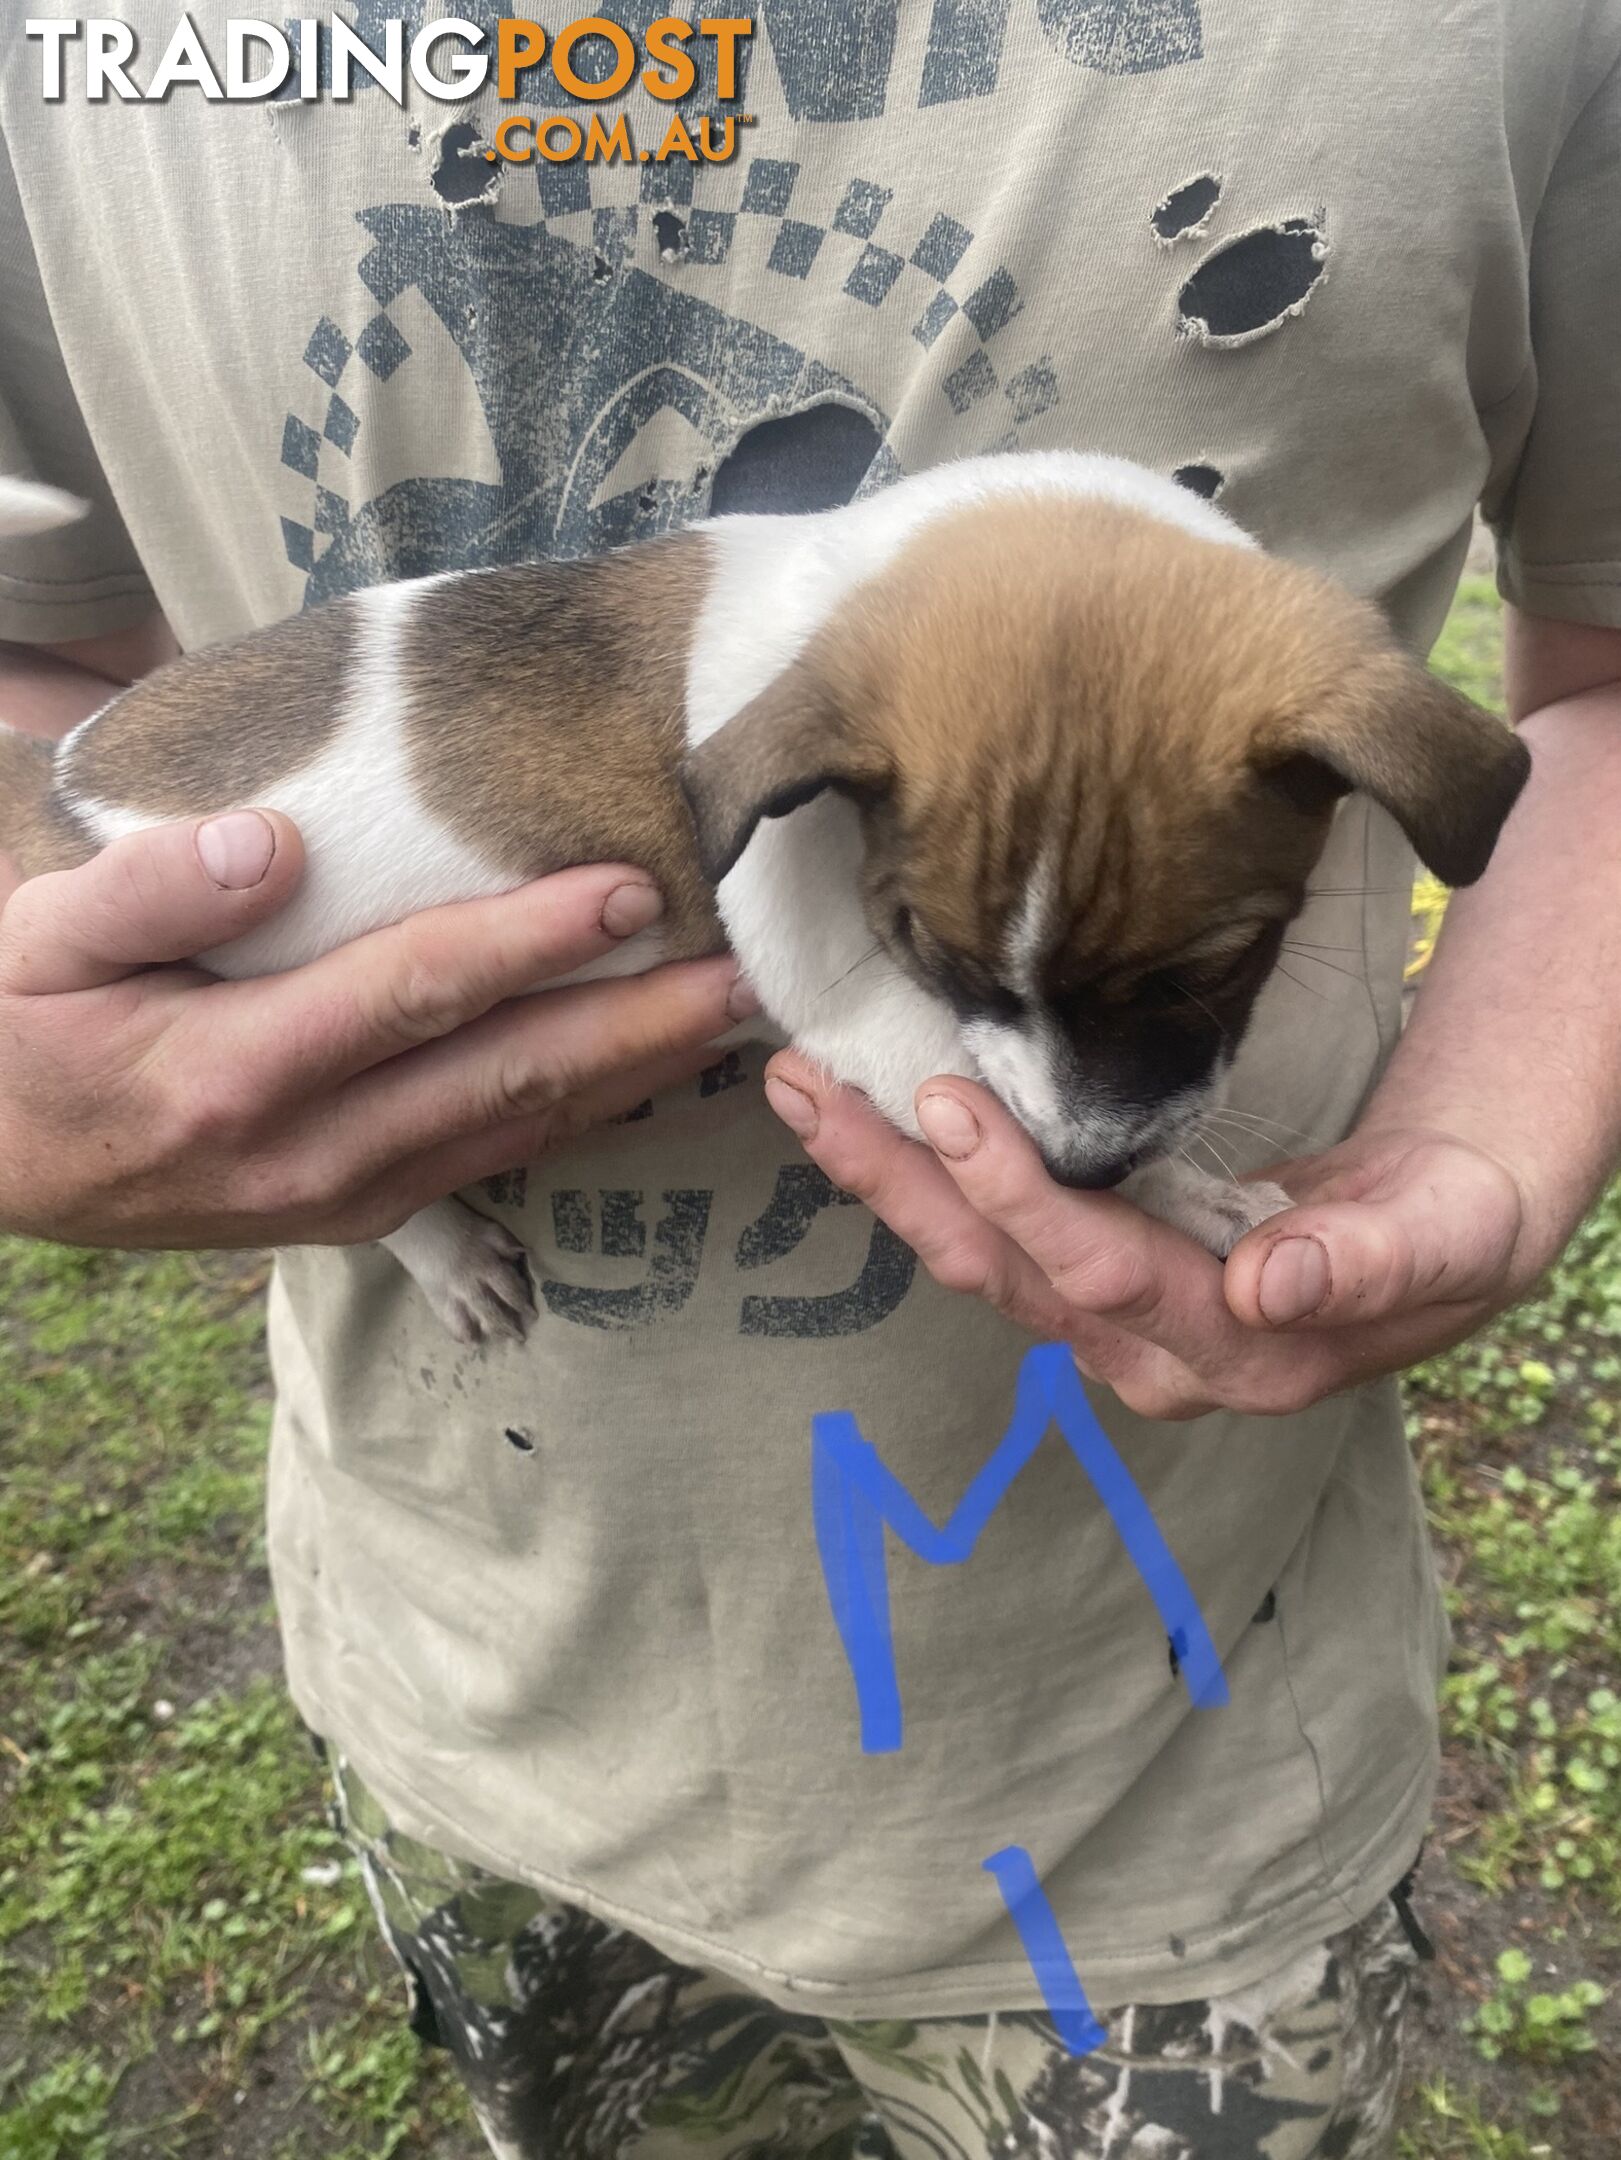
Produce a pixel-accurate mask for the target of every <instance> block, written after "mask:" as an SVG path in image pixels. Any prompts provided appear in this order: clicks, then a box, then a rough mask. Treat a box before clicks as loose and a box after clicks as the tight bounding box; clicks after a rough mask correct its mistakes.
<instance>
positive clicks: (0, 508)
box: [0, 473, 90, 540]
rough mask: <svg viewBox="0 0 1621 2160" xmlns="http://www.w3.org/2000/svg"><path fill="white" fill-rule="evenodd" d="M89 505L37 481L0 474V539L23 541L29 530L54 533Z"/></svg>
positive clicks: (71, 523) (76, 518)
mask: <svg viewBox="0 0 1621 2160" xmlns="http://www.w3.org/2000/svg"><path fill="white" fill-rule="evenodd" d="M89 508H90V505H89V504H88V503H85V502H81V501H80V500H79V498H78V496H77V495H68V494H65V493H64V492H63V490H62V489H61V488H54V487H46V486H45V484H44V482H43V481H40V480H19V479H16V478H15V477H14V476H12V475H10V474H3V473H0V540H26V539H27V538H29V536H30V535H31V534H33V533H44V532H56V531H58V530H59V529H60V528H61V527H62V526H64V525H73V524H76V523H77V522H78V520H79V519H80V518H82V517H83V516H84V515H85V513H86V511H87V510H88V509H89Z"/></svg>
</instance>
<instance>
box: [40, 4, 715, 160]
mask: <svg viewBox="0 0 1621 2160" xmlns="http://www.w3.org/2000/svg"><path fill="white" fill-rule="evenodd" d="M23 34H24V36H25V37H26V38H29V39H31V40H33V41H34V42H36V43H37V44H38V46H39V48H40V91H41V95H42V96H43V97H44V99H45V102H46V103H47V104H59V103H61V102H62V101H63V100H64V99H65V98H67V97H68V96H70V95H73V94H77V95H78V96H80V97H82V98H84V99H85V100H86V101H87V102H88V103H90V104H105V103H106V102H107V100H108V99H116V100H118V101H120V102H121V103H141V104H160V105H161V104H163V103H165V102H167V100H168V99H169V97H170V96H171V95H172V94H173V93H174V92H175V91H177V90H189V91H192V92H194V93H195V94H196V95H198V96H201V97H203V98H205V99H206V100H207V101H208V102H209V103H211V104H214V103H225V104H254V103H262V102H264V101H265V100H267V99H276V100H278V101H280V100H286V99H293V100H295V101H297V102H300V103H304V104H311V103H315V102H317V101H319V100H322V99H331V100H332V101H334V102H335V103H339V104H343V103H347V102H348V101H349V100H350V99H352V98H353V97H354V96H355V94H356V92H357V90H361V89H377V90H381V91H382V93H383V94H384V95H385V96H386V97H388V98H391V99H392V100H393V102H394V103H395V104H396V105H401V106H403V105H404V104H405V102H406V99H407V96H408V94H409V88H410V86H414V87H415V89H416V91H417V92H419V93H420V94H421V95H422V96H423V97H425V98H429V99H431V100H433V101H434V102H435V103H439V104H450V103H460V102H465V101H466V100H467V99H469V98H473V97H478V96H480V95H481V94H483V93H484V92H485V91H486V90H487V89H490V88H492V87H493V89H494V92H495V95H496V97H497V98H498V99H500V101H501V102H502V103H503V104H509V105H510V104H516V103H519V102H521V103H522V104H523V105H524V106H525V107H526V108H527V107H531V106H535V105H537V104H543V103H544V102H545V101H546V100H547V99H548V97H549V96H556V97H558V98H559V99H568V100H569V101H571V102H572V103H575V104H585V105H588V106H601V105H603V104H606V103H608V102H610V101H611V100H613V99H616V98H622V97H625V96H627V95H628V94H629V93H630V92H631V91H632V89H638V88H639V89H640V90H642V91H643V92H645V94H646V95H647V96H648V97H649V98H651V99H653V100H655V101H656V102H657V104H659V105H666V106H670V107H672V108H673V107H674V106H676V105H678V104H679V103H680V102H681V101H682V100H683V99H685V98H689V97H691V96H692V95H693V93H694V91H695V90H696V89H697V88H698V86H699V82H700V76H701V75H702V77H703V78H704V80H705V81H706V82H712V84H713V89H712V93H711V94H712V96H713V98H714V100H715V102H716V103H717V104H718V105H721V106H724V105H727V104H731V103H735V102H737V101H738V99H739V97H740V94H741V93H740V80H741V76H742V72H743V71H742V68H741V66H740V60H739V56H740V51H741V49H742V48H743V46H744V43H745V41H746V40H747V39H750V38H752V37H753V35H754V19H753V17H752V16H748V15H705V16H700V17H699V18H697V19H696V20H692V19H689V18H688V17H685V16H680V15H662V16H659V17H658V18H657V19H656V20H655V21H653V22H651V23H649V25H648V26H647V28H646V30H645V31H644V32H643V33H642V34H641V35H640V36H639V37H637V36H634V35H632V33H631V32H630V31H629V30H627V29H626V28H625V27H624V25H623V24H622V23H618V22H614V21H612V20H611V19H610V18H609V17H608V16H606V15H582V16H580V17H579V18H578V19H577V20H575V21H573V22H570V23H566V24H565V25H564V26H563V27H562V28H561V29H559V30H557V31H555V32H548V31H547V30H545V29H543V28H542V26H541V25H540V24H539V23H537V22H533V21H531V20H530V19H529V18H528V17H527V16H521V15H506V16H502V17H501V18H500V20H499V21H497V22H496V23H495V24H493V26H492V25H489V24H479V23H475V22H469V21H467V20H466V19H465V18H464V17H460V16H450V17H447V18H445V19H444V20H442V21H438V22H432V23H427V24H424V25H421V26H419V27H415V28H413V27H412V26H411V25H410V24H408V23H407V22H406V21H405V20H404V19H402V18H399V17H395V18H392V19H390V20H388V21H385V22H383V23H381V24H380V25H373V26H371V35H370V36H369V37H367V36H362V34H361V32H360V30H359V29H357V28H355V27H353V26H352V25H351V24H349V23H347V22H345V21H344V20H343V19H342V17H341V16H337V15H334V16H333V17H332V18H331V20H330V21H327V20H322V19H318V18H316V17H314V16H308V17H302V18H299V19H297V20H295V21H292V22H288V23H285V24H279V23H273V22H267V21H264V20H261V19H260V18H258V17H256V16H243V17H236V18H232V19H231V20H230V21H228V22H226V23H225V24H224V26H223V30H222V33H221V35H220V36H219V37H218V38H217V39H216V40H215V42H214V44H213V46H212V47H210V45H209V44H208V43H207V42H206V41H205V40H204V38H203V36H202V33H201V32H200V31H199V30H198V29H197V27H196V25H195V24H194V23H193V22H192V20H191V18H190V16H189V15H183V16H181V18H180V20H179V21H178V22H177V23H176V24H175V27H174V30H173V32H172V33H171V35H170V36H169V38H168V41H167V42H166V44H165V45H164V46H163V48H162V50H161V52H158V53H157V54H156V55H155V56H154V55H153V54H152V53H150V52H148V53H143V52H142V51H141V48H140V40H139V38H138V37H137V34H136V32H135V30H134V29H133V28H132V27H131V25H130V24H128V23H126V22H123V21H120V20H119V19H118V18H116V17H112V16H42V15H32V16H29V17H28V18H27V19H26V20H25V22H24V24H23ZM752 119H753V115H752V114H751V113H724V112H705V113H704V114H703V115H702V116H701V117H700V118H699V119H698V120H697V122H696V125H695V126H689V124H688V122H687V121H686V120H685V119H683V118H682V117H681V115H680V114H679V113H677V112H675V111H673V110H672V111H671V113H670V115H669V119H668V123H667V125H666V127H665V130H664V133H663V136H662V138H661V140H660V141H659V142H658V143H657V144H656V145H653V144H646V145H641V146H638V145H637V143H636V142H635V141H634V139H633V137H632V132H631V128H630V123H629V120H628V118H627V117H626V115H625V114H624V113H620V114H619V115H618V116H617V118H616V119H615V120H614V121H613V123H612V124H611V125H610V124H608V123H606V122H605V121H604V119H603V118H602V116H601V115H600V113H598V112H591V113H589V114H588V115H587V116H586V118H585V119H584V120H583V121H582V120H581V118H579V117H578V116H577V115H576V114H574V113H572V112H556V113H553V114H552V115H550V116H549V117H547V116H546V115H544V113H538V114H537V113H536V112H535V111H532V110H527V109H526V110H524V111H522V112H516V113H510V114H508V115H506V116H505V117H504V118H503V119H502V120H501V121H500V122H499V124H498V125H497V126H495V127H494V129H493V130H492V132H491V134H490V137H489V139H488V141H486V142H484V143H482V144H481V149H482V151H483V154H484V155H485V156H486V157H487V158H489V159H490V161H491V162H492V163H493V162H495V161H497V160H504V161H507V162H510V163H513V164H520V165H527V164H529V163H531V162H532V161H533V160H534V159H536V158H537V157H539V158H542V159H544V160H546V161H547V162H548V163H550V164H566V163H569V162H570V161H572V160H574V159H577V158H583V159H584V160H585V161H586V162H587V163H608V164H612V163H625V164H630V163H636V162H640V163H642V164H648V163H659V164H662V163H666V162H668V161H669V160H671V159H674V158H684V159H686V160H688V161H689V162H690V163H694V164H696V163H698V162H704V163H716V164H719V163H724V162H725V161H726V160H727V159H729V158H730V157H732V156H733V155H734V153H735V151H736V148H737V130H738V128H739V127H746V126H748V125H749V124H750V123H751V121H752Z"/></svg>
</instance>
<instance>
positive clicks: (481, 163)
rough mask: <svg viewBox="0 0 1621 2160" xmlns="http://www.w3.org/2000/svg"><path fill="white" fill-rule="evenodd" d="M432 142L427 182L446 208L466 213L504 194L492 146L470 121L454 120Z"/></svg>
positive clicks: (499, 170)
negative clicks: (474, 204)
mask: <svg viewBox="0 0 1621 2160" xmlns="http://www.w3.org/2000/svg"><path fill="white" fill-rule="evenodd" d="M433 142H434V150H435V155H434V161H433V171H432V172H431V173H430V174H429V176H428V181H429V185H430V186H431V187H432V189H433V191H434V193H435V194H436V195H437V196H438V197H439V200H440V201H441V202H442V203H444V204H445V205H446V207H447V208H449V209H452V210H465V209H466V208H467V207H468V206H469V205H470V204H472V203H493V202H494V201H495V199H496V197H497V196H498V195H499V194H500V192H501V167H500V165H499V163H492V162H491V159H490V156H489V149H490V146H489V144H488V143H487V142H485V141H484V140H483V138H482V137H481V136H480V134H479V132H478V129H477V128H476V127H475V126H474V124H473V123H472V121H471V120H453V121H452V122H451V124H450V126H449V127H447V128H445V129H444V130H443V132H442V133H440V134H438V135H436V136H435V137H434V138H433Z"/></svg>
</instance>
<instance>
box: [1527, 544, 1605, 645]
mask: <svg viewBox="0 0 1621 2160" xmlns="http://www.w3.org/2000/svg"><path fill="white" fill-rule="evenodd" d="M1497 590H1498V592H1499V593H1500V594H1501V595H1502V597H1503V598H1504V599H1505V600H1506V601H1508V603H1509V604H1510V606H1512V607H1517V608H1520V609H1523V611H1524V612H1525V613H1526V614H1527V615H1538V616H1544V617H1547V618H1549V619H1551V620H1553V621H1558V622H1578V623H1587V624H1589V625H1591V626H1593V627H1594V628H1597V629H1600V630H1621V562H1594V563H1558V564H1525V563H1522V562H1520V561H1518V560H1517V559H1516V558H1515V557H1514V556H1513V555H1512V554H1508V553H1505V554H1503V555H1501V556H1500V557H1499V558H1498V567H1497Z"/></svg>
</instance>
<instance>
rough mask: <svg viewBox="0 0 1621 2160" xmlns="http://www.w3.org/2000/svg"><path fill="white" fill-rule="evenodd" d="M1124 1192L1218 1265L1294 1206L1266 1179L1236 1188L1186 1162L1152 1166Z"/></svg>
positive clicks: (1132, 1179)
mask: <svg viewBox="0 0 1621 2160" xmlns="http://www.w3.org/2000/svg"><path fill="white" fill-rule="evenodd" d="M1120 1190H1121V1193H1122V1194H1123V1195H1124V1197H1125V1198H1126V1199H1128V1200H1132V1201H1135V1202H1136V1204H1137V1206H1138V1207H1140V1208H1141V1209H1142V1210H1143V1212H1144V1213H1145V1214H1148V1215H1153V1216H1156V1217H1157V1218H1158V1220H1159V1221H1160V1222H1163V1223H1169V1224H1170V1226H1171V1228H1172V1229H1173V1230H1180V1231H1181V1232H1182V1235H1183V1236H1184V1237H1190V1238H1192V1239H1193V1241H1194V1243H1195V1244H1196V1245H1202V1246H1203V1247H1204V1248H1205V1250H1206V1252H1210V1253H1214V1254H1215V1256H1216V1258H1217V1259H1218V1260H1225V1259H1226V1257H1227V1255H1228V1254H1229V1253H1230V1252H1231V1251H1232V1249H1233V1247H1234V1246H1235V1245H1236V1244H1237V1243H1238V1241H1239V1239H1240V1238H1242V1237H1247V1236H1248V1235H1249V1233H1250V1231H1252V1230H1254V1229H1256V1228H1258V1227H1259V1225H1260V1224H1262V1223H1264V1222H1269V1221H1270V1220H1271V1219H1272V1217H1273V1216H1274V1215H1281V1214H1282V1213H1283V1211H1284V1209H1285V1208H1291V1207H1293V1206H1294V1202H1293V1201H1292V1200H1291V1199H1290V1198H1289V1195H1288V1194H1287V1193H1286V1192H1285V1191H1284V1189H1283V1187H1282V1186H1281V1185H1270V1184H1267V1183H1266V1182H1265V1181H1264V1180H1259V1181H1257V1182H1256V1183H1254V1184H1250V1185H1235V1184H1233V1183H1232V1182H1231V1180H1230V1179H1226V1178H1218V1177H1212V1176H1211V1175H1210V1174H1209V1173H1208V1172H1207V1171H1204V1170H1195V1169H1194V1168H1193V1167H1192V1165H1191V1164H1188V1163H1182V1162H1157V1163H1150V1164H1149V1165H1148V1167H1147V1168H1146V1169H1144V1170H1139V1171H1137V1172H1136V1173H1135V1174H1134V1175H1133V1176H1132V1177H1129V1178H1128V1179H1127V1180H1126V1182H1125V1183H1124V1184H1123V1185H1122V1186H1121V1188H1120Z"/></svg>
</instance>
